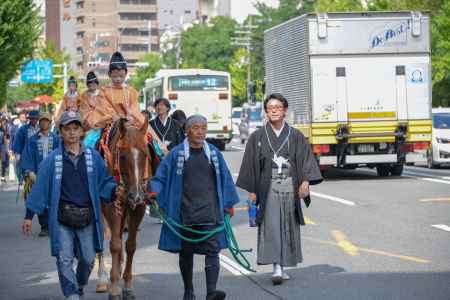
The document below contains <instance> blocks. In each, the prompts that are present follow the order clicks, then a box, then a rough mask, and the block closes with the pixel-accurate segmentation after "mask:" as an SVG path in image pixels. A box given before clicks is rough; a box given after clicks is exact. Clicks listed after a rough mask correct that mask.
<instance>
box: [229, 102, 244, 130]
mask: <svg viewBox="0 0 450 300" xmlns="http://www.w3.org/2000/svg"><path fill="white" fill-rule="evenodd" d="M241 116H242V107H233V109H232V110H231V126H232V129H233V136H238V135H239V124H240V123H241Z"/></svg>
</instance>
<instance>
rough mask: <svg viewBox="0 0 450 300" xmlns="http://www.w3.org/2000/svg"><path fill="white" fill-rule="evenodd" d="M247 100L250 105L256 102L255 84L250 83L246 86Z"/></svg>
mask: <svg viewBox="0 0 450 300" xmlns="http://www.w3.org/2000/svg"><path fill="white" fill-rule="evenodd" d="M247 93H248V98H249V99H248V100H249V101H250V102H252V103H255V102H256V84H255V83H254V82H253V81H250V82H249V83H248V85H247Z"/></svg>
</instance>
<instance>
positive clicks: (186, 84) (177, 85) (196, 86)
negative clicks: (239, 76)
mask: <svg viewBox="0 0 450 300" xmlns="http://www.w3.org/2000/svg"><path fill="white" fill-rule="evenodd" d="M169 90H171V91H226V90H228V78H227V76H218V75H185V76H172V77H170V78H169Z"/></svg>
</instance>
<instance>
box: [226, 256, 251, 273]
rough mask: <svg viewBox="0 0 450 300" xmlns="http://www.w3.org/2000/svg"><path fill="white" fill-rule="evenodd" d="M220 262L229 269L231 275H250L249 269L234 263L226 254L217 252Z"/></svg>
mask: <svg viewBox="0 0 450 300" xmlns="http://www.w3.org/2000/svg"><path fill="white" fill-rule="evenodd" d="M219 258H220V263H221V265H222V266H223V267H224V268H225V269H227V270H228V271H230V272H231V273H232V274H233V275H236V276H240V275H250V274H251V273H250V271H247V270H246V269H244V268H243V267H241V266H240V265H239V264H237V263H235V262H234V261H232V260H231V259H229V258H228V257H227V256H225V255H223V254H219Z"/></svg>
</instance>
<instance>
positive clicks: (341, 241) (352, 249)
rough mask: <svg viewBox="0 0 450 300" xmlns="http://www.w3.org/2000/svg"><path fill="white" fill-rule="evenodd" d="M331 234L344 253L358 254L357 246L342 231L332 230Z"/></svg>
mask: <svg viewBox="0 0 450 300" xmlns="http://www.w3.org/2000/svg"><path fill="white" fill-rule="evenodd" d="M332 234H333V236H334V239H335V240H336V242H337V244H338V245H339V247H341V248H342V250H344V252H345V253H347V254H348V255H351V256H357V255H359V251H358V247H356V246H355V245H353V244H352V243H351V242H350V241H348V239H347V237H346V236H345V235H344V234H343V233H342V232H340V231H339V230H333V231H332Z"/></svg>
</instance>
